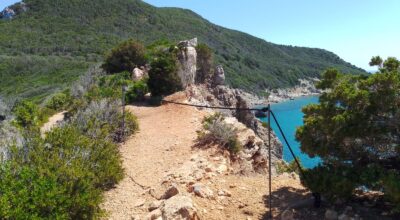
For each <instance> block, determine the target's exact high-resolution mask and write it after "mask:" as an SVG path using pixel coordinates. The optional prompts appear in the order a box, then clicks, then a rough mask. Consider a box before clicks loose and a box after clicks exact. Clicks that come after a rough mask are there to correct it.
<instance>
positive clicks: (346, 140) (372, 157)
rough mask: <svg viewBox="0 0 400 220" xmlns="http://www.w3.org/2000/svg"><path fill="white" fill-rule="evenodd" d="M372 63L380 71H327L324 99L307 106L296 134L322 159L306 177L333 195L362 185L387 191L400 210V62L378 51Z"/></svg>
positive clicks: (312, 185) (308, 150)
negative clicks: (382, 56)
mask: <svg viewBox="0 0 400 220" xmlns="http://www.w3.org/2000/svg"><path fill="white" fill-rule="evenodd" d="M371 64H372V65H378V66H380V72H379V73H376V74H372V75H370V76H351V75H344V74H341V73H339V72H338V71H337V70H334V69H331V70H328V71H326V72H325V73H324V75H323V79H322V81H321V82H320V83H319V85H318V88H320V89H324V90H326V92H324V93H323V94H322V96H321V97H320V103H319V104H313V105H309V106H307V107H305V108H304V109H303V112H304V113H305V116H304V125H303V126H302V127H300V128H299V129H298V130H297V134H296V137H297V139H298V140H299V141H300V143H301V149H302V151H304V152H305V153H307V154H308V155H310V156H311V157H315V156H318V157H321V158H322V160H323V163H322V165H321V166H319V167H316V168H314V169H311V170H308V171H307V175H305V176H304V178H303V182H304V183H305V185H307V186H308V187H309V188H310V189H311V190H313V191H314V192H319V193H321V194H323V195H324V196H325V197H327V198H331V199H332V200H334V199H337V198H350V197H351V196H352V195H353V192H354V190H355V189H356V188H359V187H361V188H367V189H370V190H378V191H382V192H384V194H385V196H386V197H387V198H388V199H389V200H390V201H392V202H393V204H394V205H395V207H396V209H397V211H400V184H399V182H400V181H399V180H400V147H399V146H400V136H399V130H400V123H399V121H400V70H399V66H400V62H399V61H397V59H395V58H390V59H388V60H387V61H385V62H383V64H382V60H381V59H379V57H378V58H376V57H375V58H374V59H373V60H372V61H371Z"/></svg>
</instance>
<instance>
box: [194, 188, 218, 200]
mask: <svg viewBox="0 0 400 220" xmlns="http://www.w3.org/2000/svg"><path fill="white" fill-rule="evenodd" d="M191 191H192V192H193V193H194V194H195V195H196V196H198V197H201V198H207V199H213V198H214V192H213V191H212V190H211V189H209V188H208V187H207V186H204V185H202V184H195V185H193V186H191Z"/></svg>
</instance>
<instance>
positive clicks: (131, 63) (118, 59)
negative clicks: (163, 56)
mask: <svg viewBox="0 0 400 220" xmlns="http://www.w3.org/2000/svg"><path fill="white" fill-rule="evenodd" d="M145 54H146V51H145V48H144V46H143V45H142V44H141V43H139V42H137V41H135V40H128V41H125V42H123V43H121V44H120V45H118V46H117V47H116V48H114V49H112V50H111V52H110V53H109V54H108V55H107V57H106V58H105V61H104V64H103V65H102V67H103V69H104V70H105V71H107V72H108V73H119V72H123V71H128V72H132V71H133V69H135V67H140V66H144V65H145V64H146V58H145Z"/></svg>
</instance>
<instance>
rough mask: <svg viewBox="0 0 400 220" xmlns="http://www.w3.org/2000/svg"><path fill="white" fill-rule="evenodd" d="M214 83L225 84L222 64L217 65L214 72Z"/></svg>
mask: <svg viewBox="0 0 400 220" xmlns="http://www.w3.org/2000/svg"><path fill="white" fill-rule="evenodd" d="M213 83H214V85H217V86H218V85H224V84H225V71H224V67H223V66H222V65H218V66H217V67H216V68H215V72H214V82H213Z"/></svg>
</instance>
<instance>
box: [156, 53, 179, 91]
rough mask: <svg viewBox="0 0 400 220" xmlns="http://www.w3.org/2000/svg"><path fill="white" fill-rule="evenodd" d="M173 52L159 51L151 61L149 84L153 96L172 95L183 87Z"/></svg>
mask: <svg viewBox="0 0 400 220" xmlns="http://www.w3.org/2000/svg"><path fill="white" fill-rule="evenodd" d="M176 62H177V59H176V57H175V55H174V54H173V53H159V55H158V56H157V57H156V58H155V59H154V60H153V62H152V63H151V70H150V71H149V81H148V86H149V90H150V92H151V95H152V96H163V95H170V94H172V93H174V92H177V91H179V90H181V89H182V84H181V80H180V78H179V76H178V74H177V70H178V69H177V64H176Z"/></svg>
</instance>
